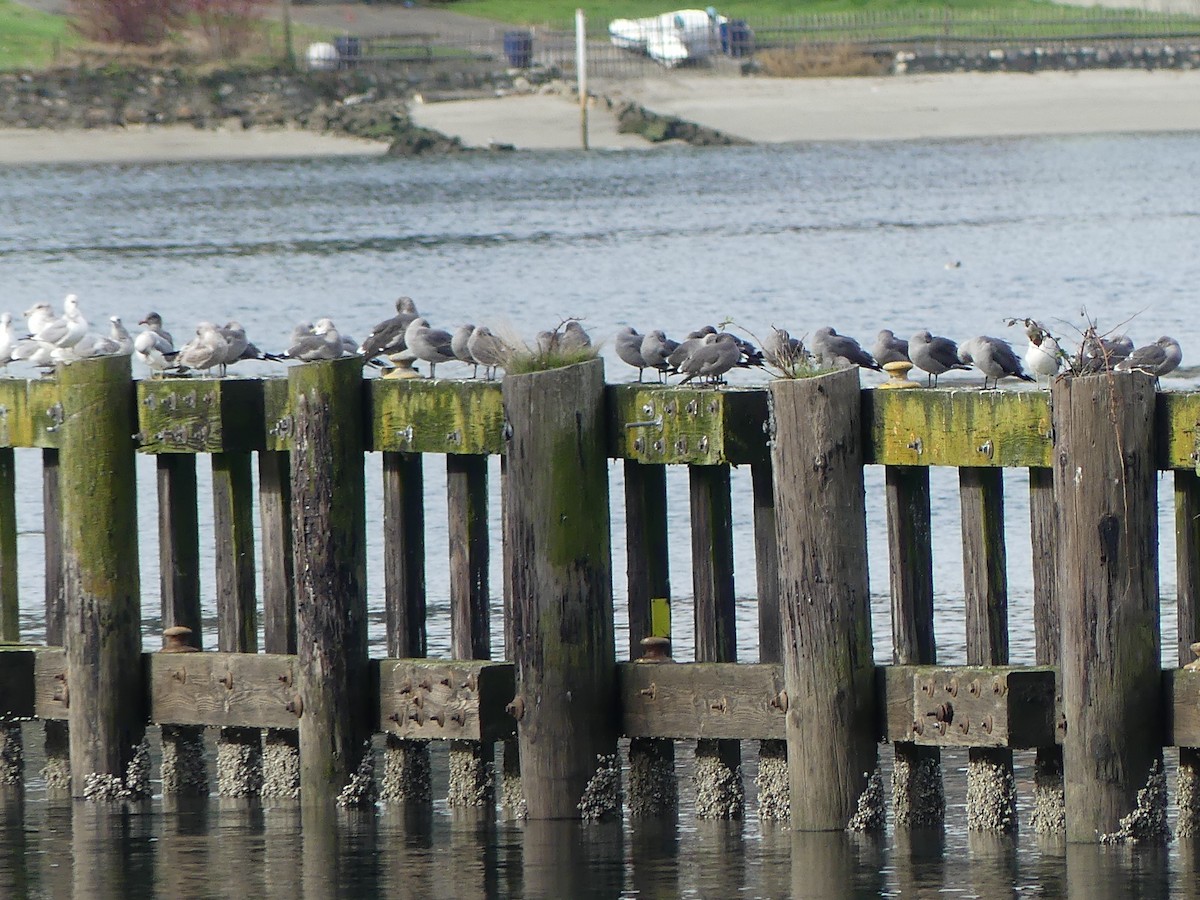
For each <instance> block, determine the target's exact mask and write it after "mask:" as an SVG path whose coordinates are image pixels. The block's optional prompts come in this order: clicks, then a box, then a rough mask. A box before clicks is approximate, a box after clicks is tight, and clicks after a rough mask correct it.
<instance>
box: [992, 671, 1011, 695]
mask: <svg viewBox="0 0 1200 900" xmlns="http://www.w3.org/2000/svg"><path fill="white" fill-rule="evenodd" d="M992 693H993V694H995V695H996V696H997V697H1003V696H1004V695H1005V694H1007V693H1008V684H1006V683H1005V681H1004V679H1003V678H1000V677H999V676H997V677H996V678H993V679H992Z"/></svg>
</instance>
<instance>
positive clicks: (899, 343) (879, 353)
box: [871, 328, 912, 366]
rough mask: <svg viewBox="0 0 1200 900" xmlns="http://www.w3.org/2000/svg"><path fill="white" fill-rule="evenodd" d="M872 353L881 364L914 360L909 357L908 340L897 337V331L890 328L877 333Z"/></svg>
mask: <svg viewBox="0 0 1200 900" xmlns="http://www.w3.org/2000/svg"><path fill="white" fill-rule="evenodd" d="M871 355H872V356H874V357H875V362H877V363H879V365H881V366H885V365H887V364H888V363H894V362H912V360H911V359H909V358H908V341H906V340H904V338H898V337H896V333H895V332H894V331H892V330H891V329H890V328H884V329H883V330H882V331H880V332H879V334H878V335H876V337H875V346H874V347H872V348H871Z"/></svg>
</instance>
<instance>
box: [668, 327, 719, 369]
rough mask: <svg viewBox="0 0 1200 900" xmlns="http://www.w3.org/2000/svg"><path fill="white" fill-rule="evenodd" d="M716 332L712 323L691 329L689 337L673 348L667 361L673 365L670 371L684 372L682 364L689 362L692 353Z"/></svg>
mask: <svg viewBox="0 0 1200 900" xmlns="http://www.w3.org/2000/svg"><path fill="white" fill-rule="evenodd" d="M716 333H717V329H716V328H714V327H713V326H712V325H705V326H704V327H703V328H697V329H696V330H695V331H689V332H688V334H687V337H686V338H684V339H683V340H682V341H680V343H679V346H678V347H676V348H675V349H674V350H672V351H671V355H670V356H668V357H667V363H668V364H669V365H670V366H671V369H670V371H672V372H682V371H683V369H682V368H681V367H682V365H683V364H684V363H685V362H687V360H688V358H689V357H690V356H691V355H692V353H694V352H695V351H696V350H697V349H698V348H699V347H700V346H702V345H703V344H704V339H705V338H706V337H708V336H709V335H710V334H716Z"/></svg>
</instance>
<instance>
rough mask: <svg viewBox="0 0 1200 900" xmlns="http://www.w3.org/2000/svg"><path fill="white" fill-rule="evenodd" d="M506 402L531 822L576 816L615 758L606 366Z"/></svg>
mask: <svg viewBox="0 0 1200 900" xmlns="http://www.w3.org/2000/svg"><path fill="white" fill-rule="evenodd" d="M503 395H504V410H505V418H506V420H507V423H508V424H507V428H506V431H507V432H508V434H509V437H508V447H507V463H508V467H507V475H506V478H505V484H504V499H505V504H504V505H505V509H504V515H505V519H506V524H505V537H506V538H507V539H508V540H509V542H510V543H511V566H512V571H511V572H510V573H509V578H510V582H511V588H512V604H513V657H514V662H515V663H516V676H517V696H516V697H515V698H514V700H513V703H512V705H511V709H512V711H513V712H514V714H515V715H516V717H517V720H518V731H519V741H520V748H521V779H522V782H523V787H524V794H525V800H526V804H527V810H528V815H529V817H530V818H531V819H564V818H578V817H579V816H580V815H581V812H583V811H581V809H580V806H581V804H582V803H583V802H584V801H585V792H586V791H587V789H588V787H589V782H591V780H592V779H593V776H595V775H597V774H598V773H599V770H600V769H601V767H602V766H603V765H608V764H610V763H606V762H601V758H604V760H612V759H613V757H614V756H615V753H616V729H617V722H616V680H615V672H614V668H615V660H614V654H615V648H614V638H613V603H612V561H611V550H610V545H609V515H608V460H607V459H606V453H605V450H606V446H605V431H604V429H605V406H604V363H603V362H602V361H600V360H589V361H588V362H584V363H579V364H577V365H573V366H567V367H564V368H560V369H554V370H551V371H545V372H535V373H531V374H526V375H508V376H506V377H505V379H504V385H503ZM611 799H612V800H613V801H614V802H613V803H612V804H611V805H609V804H605V803H604V802H602V800H599V799H598V800H597V801H596V802H594V803H591V804H589V805H588V808H587V810H586V812H585V813H584V814H586V815H589V816H595V815H599V814H602V813H606V812H611V811H614V810H615V800H616V798H615V797H614V798H611Z"/></svg>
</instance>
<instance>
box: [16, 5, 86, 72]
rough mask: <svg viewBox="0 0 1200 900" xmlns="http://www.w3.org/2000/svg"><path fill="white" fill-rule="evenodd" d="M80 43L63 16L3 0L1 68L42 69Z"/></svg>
mask: <svg viewBox="0 0 1200 900" xmlns="http://www.w3.org/2000/svg"><path fill="white" fill-rule="evenodd" d="M77 42H78V39H77V38H76V36H75V34H74V33H73V32H72V31H71V30H70V28H68V26H67V20H66V19H65V18H63V17H62V16H51V15H47V14H45V13H40V12H37V11H36V10H32V9H30V8H29V7H27V6H20V5H18V4H16V3H13V2H11V0H0V70H4V69H24V68H42V67H44V66H48V65H50V64H51V63H52V62H54V59H55V56H56V55H57V53H58V52H59V51H60V50H62V49H64V48H66V47H69V46H72V45H74V44H76V43H77Z"/></svg>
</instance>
